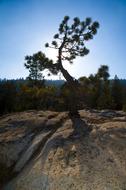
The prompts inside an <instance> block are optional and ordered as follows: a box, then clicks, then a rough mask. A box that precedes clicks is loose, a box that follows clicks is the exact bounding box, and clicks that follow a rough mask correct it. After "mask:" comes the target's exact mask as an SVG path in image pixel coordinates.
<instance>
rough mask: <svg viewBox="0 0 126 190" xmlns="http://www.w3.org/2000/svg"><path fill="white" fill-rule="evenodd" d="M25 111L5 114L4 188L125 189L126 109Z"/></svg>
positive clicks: (0, 160)
mask: <svg viewBox="0 0 126 190" xmlns="http://www.w3.org/2000/svg"><path fill="white" fill-rule="evenodd" d="M80 115H81V117H80V118H78V119H74V118H69V116H68V113H67V112H51V111H45V112H44V111H34V110H31V111H25V112H20V113H14V114H8V115H4V116H2V117H1V118H0V168H1V169H0V183H1V189H4V190H69V189H71V190H94V189H95V190H125V189H126V148H125V147H126V113H124V112H122V111H108V110H103V111H97V110H81V111H80Z"/></svg>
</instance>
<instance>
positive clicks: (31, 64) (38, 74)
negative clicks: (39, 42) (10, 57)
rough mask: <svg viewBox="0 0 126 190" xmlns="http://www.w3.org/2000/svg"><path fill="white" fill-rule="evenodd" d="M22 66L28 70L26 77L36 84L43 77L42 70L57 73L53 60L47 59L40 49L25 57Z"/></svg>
mask: <svg viewBox="0 0 126 190" xmlns="http://www.w3.org/2000/svg"><path fill="white" fill-rule="evenodd" d="M25 61H26V62H25V64H24V66H25V67H26V69H28V70H29V76H28V79H29V80H31V81H32V82H33V84H35V85H37V84H39V82H40V81H41V80H42V79H44V76H43V73H42V71H44V70H45V69H48V70H49V71H50V72H51V73H53V74H57V70H56V69H55V65H54V64H53V61H52V60H50V59H48V58H47V57H46V56H45V54H44V53H42V52H41V51H39V52H37V53H35V54H33V55H32V56H26V57H25Z"/></svg>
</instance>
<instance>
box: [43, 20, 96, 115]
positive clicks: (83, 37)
mask: <svg viewBox="0 0 126 190" xmlns="http://www.w3.org/2000/svg"><path fill="white" fill-rule="evenodd" d="M69 19H70V18H69V16H65V17H64V19H63V20H62V22H61V23H60V25H59V31H58V33H57V34H55V35H54V40H53V41H52V43H51V44H49V43H46V44H45V47H50V48H54V49H56V50H57V51H58V59H57V63H56V67H57V69H58V70H59V71H61V73H62V74H63V76H64V78H65V79H66V81H67V83H68V85H69V90H70V91H71V98H70V100H71V104H70V105H71V107H70V112H71V114H72V115H77V95H76V91H78V90H77V87H78V86H79V83H78V81H77V80H75V79H74V78H73V77H72V76H71V75H70V74H69V72H68V71H67V70H66V69H64V67H63V64H62V62H63V61H68V62H69V63H73V60H74V59H75V58H76V57H78V56H82V57H83V56H85V55H87V54H88V53H89V49H87V48H86V45H85V42H86V41H88V40H90V39H93V36H94V35H95V34H96V33H97V29H98V28H99V23H98V22H96V21H95V22H92V20H91V18H86V19H85V21H80V19H79V18H78V17H75V18H74V19H73V23H72V24H69Z"/></svg>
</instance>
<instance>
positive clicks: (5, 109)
mask: <svg viewBox="0 0 126 190" xmlns="http://www.w3.org/2000/svg"><path fill="white" fill-rule="evenodd" d="M78 81H79V83H80V84H81V89H80V92H78V100H79V101H78V109H85V108H88V109H90V108H91V109H113V110H124V111H126V79H118V77H117V76H115V78H114V79H108V78H104V76H98V74H95V75H90V76H89V77H81V78H79V79H78ZM71 94H72V92H70V91H69V89H68V87H67V83H66V81H64V80H38V81H37V83H34V81H33V80H31V81H30V80H28V79H13V80H7V79H3V80H2V79H1V80H0V114H1V115H2V114H6V113H11V112H19V111H25V110H30V109H36V110H53V111H67V110H69V107H70V105H69V102H70V97H71Z"/></svg>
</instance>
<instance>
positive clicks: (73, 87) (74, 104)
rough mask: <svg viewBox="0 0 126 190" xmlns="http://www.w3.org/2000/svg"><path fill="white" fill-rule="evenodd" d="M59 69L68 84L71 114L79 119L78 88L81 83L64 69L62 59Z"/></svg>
mask: <svg viewBox="0 0 126 190" xmlns="http://www.w3.org/2000/svg"><path fill="white" fill-rule="evenodd" d="M58 67H59V69H60V71H61V73H62V74H63V76H64V78H65V79H66V81H67V83H68V88H69V90H70V98H69V105H70V106H69V114H70V116H71V117H79V113H78V98H79V97H78V95H77V93H78V87H79V83H78V81H77V80H74V78H73V77H72V76H71V75H70V74H69V73H68V71H67V70H65V69H64V67H63V65H62V61H61V59H59V62H58Z"/></svg>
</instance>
